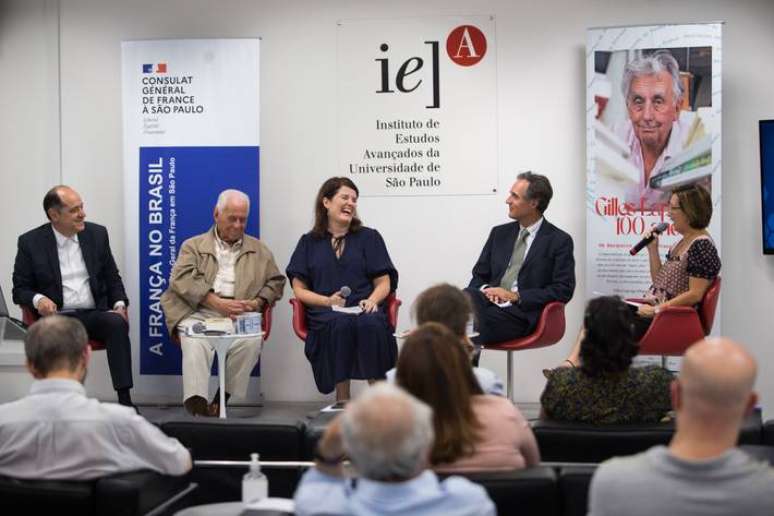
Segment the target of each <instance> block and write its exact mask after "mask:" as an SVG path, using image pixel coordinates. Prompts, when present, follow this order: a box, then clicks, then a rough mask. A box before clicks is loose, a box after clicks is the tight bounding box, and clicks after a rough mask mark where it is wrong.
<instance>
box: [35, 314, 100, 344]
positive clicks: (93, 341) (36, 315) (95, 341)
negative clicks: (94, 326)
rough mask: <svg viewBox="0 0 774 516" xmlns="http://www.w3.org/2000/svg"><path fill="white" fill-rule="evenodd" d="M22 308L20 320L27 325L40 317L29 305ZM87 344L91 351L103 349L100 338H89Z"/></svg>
mask: <svg viewBox="0 0 774 516" xmlns="http://www.w3.org/2000/svg"><path fill="white" fill-rule="evenodd" d="M21 310H22V321H23V322H24V324H26V325H27V326H31V325H32V324H34V323H35V321H37V320H38V319H40V316H39V315H38V312H36V311H35V310H33V309H32V308H30V307H29V306H21ZM89 346H91V349H92V350H93V351H99V350H100V349H105V343H104V342H102V341H101V340H94V339H89Z"/></svg>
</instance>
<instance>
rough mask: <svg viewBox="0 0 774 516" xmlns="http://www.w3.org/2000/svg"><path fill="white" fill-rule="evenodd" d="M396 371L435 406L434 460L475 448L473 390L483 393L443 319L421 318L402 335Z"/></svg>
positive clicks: (410, 388)
mask: <svg viewBox="0 0 774 516" xmlns="http://www.w3.org/2000/svg"><path fill="white" fill-rule="evenodd" d="M395 377H396V380H397V383H398V385H400V386H401V387H403V388H404V389H406V390H407V391H408V392H409V393H411V394H413V395H414V396H416V397H417V398H419V399H420V400H422V401H424V402H425V403H427V404H428V405H430V407H431V408H432V409H433V416H434V417H433V425H434V428H435V445H434V446H433V451H432V454H431V456H430V461H431V462H432V463H433V464H442V463H446V462H453V461H454V460H456V459H458V458H459V457H462V456H464V455H467V454H470V453H472V452H473V444H474V443H475V440H476V430H477V429H478V421H477V420H476V417H475V414H474V413H473V408H472V405H471V396H473V395H475V394H483V393H482V391H481V387H480V386H479V384H478V381H477V380H476V377H475V376H474V374H473V370H472V369H471V367H470V362H469V359H468V355H467V353H466V351H465V348H464V346H463V344H462V342H461V341H460V339H459V337H457V336H456V335H455V334H454V333H452V332H451V330H449V329H448V328H446V326H444V325H442V324H439V323H434V322H431V323H425V324H423V325H422V326H420V327H419V328H417V329H416V330H415V331H414V332H412V333H411V335H409V336H408V337H407V338H406V342H405V343H404V344H403V348H402V349H401V352H400V356H398V365H397V372H396V376H395Z"/></svg>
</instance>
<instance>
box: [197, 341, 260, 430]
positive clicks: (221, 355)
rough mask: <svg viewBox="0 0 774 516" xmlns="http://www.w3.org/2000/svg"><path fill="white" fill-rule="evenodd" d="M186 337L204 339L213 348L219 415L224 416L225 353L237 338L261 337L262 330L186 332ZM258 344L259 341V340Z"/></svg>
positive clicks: (223, 417)
mask: <svg viewBox="0 0 774 516" xmlns="http://www.w3.org/2000/svg"><path fill="white" fill-rule="evenodd" d="M186 336H187V337H191V338H194V339H205V340H207V342H209V343H210V345H211V346H212V347H213V348H214V349H215V353H216V354H217V355H218V380H219V381H220V415H219V417H220V418H222V419H225V417H226V355H227V354H228V350H229V349H231V346H232V345H233V344H234V342H236V341H237V340H239V339H254V338H256V337H257V338H258V339H260V340H262V339H263V332H259V333H231V334H227V335H205V334H203V333H188V334H187V335H186ZM259 345H260V341H259Z"/></svg>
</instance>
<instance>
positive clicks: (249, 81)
mask: <svg viewBox="0 0 774 516" xmlns="http://www.w3.org/2000/svg"><path fill="white" fill-rule="evenodd" d="M259 50H260V40H258V39H192V40H172V39H170V40H157V41H125V42H123V43H122V62H123V106H124V111H123V114H124V183H125V185H124V186H125V192H126V199H125V212H126V222H127V223H126V242H127V260H126V261H127V265H128V267H127V269H128V270H127V271H126V275H127V277H128V280H129V281H127V282H126V284H127V286H129V287H130V292H129V297H130V299H131V301H132V308H131V309H130V311H131V313H132V315H133V317H132V319H131V321H132V325H131V326H132V333H131V334H132V341H133V343H134V345H135V349H134V350H133V353H134V356H135V357H138V356H139V372H140V374H147V375H158V374H160V375H166V374H171V375H177V374H180V372H181V352H180V348H179V345H177V344H175V343H172V342H171V341H170V339H169V337H168V335H167V330H166V327H165V323H164V313H163V312H162V310H161V305H160V301H159V300H160V297H161V294H162V293H163V292H164V290H165V289H166V288H167V286H168V285H169V274H170V272H171V270H172V266H173V265H174V263H175V259H176V258H177V254H178V251H179V249H180V246H181V245H182V243H183V242H184V241H185V240H186V239H187V238H189V237H191V236H194V235H197V234H199V233H204V232H205V231H207V230H208V229H209V228H210V227H211V226H212V225H213V209H214V207H215V202H216V200H217V196H218V194H219V193H220V192H221V191H222V190H224V189H227V188H235V189H238V190H242V191H243V192H245V193H246V194H247V195H248V196H249V197H250V215H249V218H248V223H247V229H246V231H247V233H248V234H251V235H255V236H258V229H259V219H258V215H259V206H258V201H259V195H258V188H259V148H260V147H259V141H260V139H259V125H258V122H259V102H258V99H259V86H258V85H259V82H258V71H259ZM138 344H139V350H138V349H137V346H138ZM138 351H139V353H138Z"/></svg>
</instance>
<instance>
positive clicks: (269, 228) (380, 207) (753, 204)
mask: <svg viewBox="0 0 774 516" xmlns="http://www.w3.org/2000/svg"><path fill="white" fill-rule="evenodd" d="M579 4H580V2H567V1H559V0H545V1H543V2H539V3H535V2H527V1H508V0H497V1H494V0H493V1H489V2H477V3H475V4H471V3H470V2H462V1H460V0H443V1H441V0H428V1H425V2H421V3H418V2H410V1H405V0H398V1H392V2H357V1H351V2H343V1H329V2H314V1H304V2H301V1H290V0H288V1H271V2H270V1H262V2H259V1H246V0H243V1H237V0H221V1H218V2H206V1H202V0H199V1H189V0H169V1H166V2H156V1H135V2H126V1H124V2H119V1H106V0H81V1H66V0H63V1H62V2H61V5H60V11H61V22H60V37H59V38H57V37H56V23H55V21H56V6H57V4H56V2H53V1H52V2H45V1H43V0H36V1H34V2H13V3H9V2H6V3H4V4H0V5H3V9H2V11H0V12H2V19H1V20H0V28H1V29H6V28H7V27H12V30H10V31H8V32H6V31H5V30H0V52H1V53H0V69H2V71H3V74H2V76H3V77H4V78H7V77H11V76H15V77H19V76H22V75H24V76H26V77H27V78H28V79H29V80H28V81H26V82H24V83H22V82H21V81H20V80H19V79H17V80H16V82H14V81H8V80H4V81H2V84H0V88H2V90H0V93H2V94H0V99H3V100H2V102H3V106H4V109H3V114H4V116H3V120H2V122H0V124H1V125H0V142H1V143H0V145H2V152H0V160H1V161H0V164H1V166H2V170H3V175H2V179H0V181H2V183H0V186H2V187H3V191H5V192H13V195H10V196H7V197H10V198H9V201H8V202H7V203H3V205H2V207H1V208H0V209H2V215H3V220H5V221H12V223H9V224H4V225H2V227H0V239H1V241H2V248H3V249H4V250H5V252H4V253H2V255H0V264H1V265H2V266H3V270H6V271H8V273H6V274H5V275H3V276H2V277H1V278H0V281H2V285H3V286H4V289H5V290H6V292H8V291H9V288H10V267H11V264H12V259H13V256H12V255H13V253H14V249H15V238H16V236H17V235H18V233H20V232H21V231H22V230H23V229H24V228H27V227H31V226H33V225H35V224H38V223H40V222H42V219H43V214H42V212H41V211H40V210H39V208H38V205H39V202H40V201H39V199H41V198H42V195H43V192H44V191H45V189H46V188H47V187H48V186H49V185H50V184H52V183H53V182H56V181H58V171H57V170H56V164H58V146H57V145H54V144H53V143H54V142H56V141H57V138H58V132H56V131H54V133H53V134H54V136H56V137H53V136H50V134H51V131H52V130H53V129H52V128H55V127H56V126H57V125H58V121H59V118H58V116H57V112H56V105H57V104H56V102H55V100H56V98H57V88H56V86H57V80H56V77H55V76H54V77H53V78H51V77H46V72H51V71H52V70H56V62H53V63H52V62H51V60H52V58H55V57H56V50H55V49H56V47H57V43H58V44H59V46H60V52H61V61H60V64H61V82H60V84H61V127H62V131H61V134H62V159H61V176H62V180H63V181H64V182H66V183H69V184H71V185H72V186H74V187H75V188H76V189H78V190H79V191H80V192H81V193H82V194H83V196H84V199H85V201H86V203H87V211H88V215H89V217H90V218H91V219H92V220H95V221H99V222H101V223H103V224H106V225H107V226H108V227H109V228H110V231H111V239H112V242H113V246H114V252H115V254H116V259H117V261H118V263H119V264H120V265H122V266H123V268H126V263H127V261H126V260H127V258H128V257H127V256H126V255H125V252H124V251H125V250H124V246H123V242H124V237H125V235H124V232H123V192H122V184H123V183H122V170H121V166H122V165H121V164H122V159H121V156H122V134H121V127H122V126H121V90H120V79H121V77H120V42H121V41H122V40H125V39H150V38H167V37H168V38H182V37H249V36H260V37H262V38H263V41H262V45H261V50H262V56H261V60H262V69H261V86H262V98H261V105H262V107H261V134H262V141H261V158H262V161H261V170H262V174H261V176H262V178H261V220H262V228H261V231H262V237H263V239H264V240H265V242H266V243H267V244H268V245H269V246H270V247H271V248H272V249H273V250H274V252H275V255H276V258H277V260H278V262H279V264H280V267H281V268H284V266H285V265H286V264H287V261H288V258H289V256H290V253H291V252H292V250H293V248H294V246H295V243H296V241H297V239H298V237H299V236H300V235H301V234H302V233H303V232H305V231H307V230H308V228H309V227H310V224H311V212H312V201H313V198H314V195H315V193H316V190H317V188H318V187H319V185H320V184H321V182H322V181H323V180H324V179H325V178H327V177H329V176H331V175H334V174H340V173H341V171H337V170H336V168H335V167H336V156H335V148H336V145H335V128H336V119H335V116H336V115H335V113H336V110H335V105H334V101H335V87H336V77H335V71H336V69H335V67H336V21H337V20H338V19H342V18H376V17H378V18H382V17H402V16H418V15H437V14H468V13H474V14H493V15H494V16H495V17H496V24H497V57H498V96H499V97H498V118H499V138H500V156H499V159H500V176H499V187H500V193H499V194H497V195H496V196H485V197H446V198H365V199H362V200H361V203H360V207H359V209H360V212H361V215H362V217H363V219H364V220H365V222H366V224H368V225H370V226H373V227H376V228H378V229H379V230H380V231H381V232H382V234H383V235H384V237H385V239H386V241H387V244H388V247H389V249H390V252H391V254H392V257H393V260H394V262H395V264H396V266H397V267H398V269H399V270H400V274H401V279H400V287H399V295H400V297H401V298H402V299H403V300H404V302H405V305H404V310H403V311H402V313H401V318H400V326H401V327H408V326H409V324H410V320H409V317H408V313H409V307H410V305H411V303H412V302H413V300H414V298H415V297H416V295H417V294H418V293H419V292H420V291H421V290H422V289H424V288H425V287H427V286H428V285H430V284H432V283H435V282H439V281H450V282H452V283H456V284H458V285H460V286H462V285H464V284H466V283H467V281H468V279H469V271H470V268H471V266H472V265H473V263H474V261H475V259H476V257H477V255H478V252H479V251H480V248H481V246H482V244H483V242H484V239H485V238H486V235H487V233H488V230H489V228H490V227H491V226H492V225H494V224H497V223H500V222H503V221H506V220H507V219H506V215H505V214H506V210H505V206H504V204H503V200H504V194H503V192H504V191H505V190H506V189H507V188H508V187H509V186H510V184H511V182H512V181H513V177H514V175H515V173H516V172H517V171H520V170H524V169H532V170H535V171H537V172H540V173H544V174H547V175H548V176H549V177H550V178H551V181H552V182H553V184H554V189H555V192H556V195H555V198H554V201H553V203H552V205H551V207H550V208H549V210H548V212H547V217H548V218H549V219H550V220H551V221H552V222H554V223H555V224H557V225H559V226H560V227H563V228H564V229H566V230H567V231H568V232H569V233H570V234H572V235H573V237H574V238H575V242H576V253H575V255H576V259H577V260H578V263H577V267H576V274H577V277H578V280H579V281H578V287H577V290H576V292H577V293H578V294H577V295H576V298H575V299H574V300H573V301H572V302H571V303H570V305H569V306H568V312H567V314H568V333H567V335H566V337H565V339H564V340H563V341H562V343H561V344H559V345H557V346H554V347H552V348H547V349H541V350H536V351H528V352H523V353H519V354H518V355H517V366H516V377H517V380H516V393H517V394H516V397H517V399H518V400H520V401H537V399H538V397H539V394H540V392H541V390H542V387H543V383H544V382H543V378H542V374H541V372H540V371H541V369H542V368H544V367H550V366H552V365H553V364H556V363H558V362H559V361H560V360H561V359H562V358H563V357H564V355H565V354H566V353H567V351H568V349H569V347H570V344H571V341H572V339H573V338H574V334H575V331H576V328H578V326H579V324H580V319H581V314H582V309H583V304H584V299H583V294H582V293H583V292H584V285H583V277H584V273H585V271H584V269H585V263H584V256H585V244H584V242H585V213H584V205H583V198H584V197H583V191H584V187H585V158H586V156H585V129H584V127H585V125H584V124H585V105H584V102H585V100H584V99H585V94H584V91H585V77H584V75H585V74H584V69H585V68H584V66H585V29H586V28H588V27H592V26H607V25H627V24H652V23H662V22H707V21H718V20H722V21H726V22H727V23H726V25H725V27H724V42H723V48H724V56H723V57H724V72H725V73H724V79H723V89H724V98H723V104H724V106H725V110H724V113H723V125H724V127H723V130H724V148H723V155H724V157H725V160H724V167H723V168H724V181H723V192H724V206H725V209H724V217H725V220H724V221H723V231H724V235H723V249H722V257H723V262H724V269H723V276H724V286H723V298H724V303H723V307H722V313H721V321H722V327H723V332H724V333H725V334H726V335H729V336H731V337H734V338H737V339H739V340H741V341H743V342H745V343H747V344H748V345H749V347H750V348H751V349H752V351H753V352H754V354H755V355H756V356H757V358H758V359H759V361H760V365H761V374H760V379H759V381H758V387H759V389H760V390H761V392H762V394H763V401H764V405H767V406H769V407H772V408H773V409H774V401H770V400H769V398H770V399H771V400H774V349H772V346H770V344H769V340H770V339H769V338H768V335H769V334H770V333H771V330H772V324H771V322H770V321H771V317H770V316H769V313H768V311H769V310H768V308H769V307H770V306H772V304H773V303H772V302H773V301H774V292H772V290H773V289H772V285H774V262H772V259H771V258H767V257H764V256H762V255H761V253H760V205H759V178H758V175H759V163H758V147H757V145H758V139H757V120H758V119H760V118H771V117H774V97H773V96H772V95H771V93H770V92H771V84H772V82H773V81H772V79H774V72H773V71H772V67H771V66H770V56H771V55H774V32H772V31H771V27H772V26H774V4H772V3H771V2H769V1H766V0H760V1H746V2H739V1H734V0H727V1H715V2H710V1H703V0H693V1H683V2H672V1H649V2H640V3H633V2H618V1H602V0H598V1H589V2H585V3H584V4H583V6H581V5H579ZM52 11H53V13H54V14H53V20H54V23H52ZM20 65H21V66H22V67H23V69H24V73H21V72H20V71H19V66H20ZM52 79H53V80H52ZM9 82H10V84H9ZM52 100H53V101H54V102H52ZM52 164H53V165H52ZM17 180H19V181H18V182H17ZM287 297H288V295H287V294H286V298H287ZM97 355H98V359H97V364H96V365H95V367H94V368H93V370H92V373H91V375H90V383H89V385H88V387H89V388H90V390H91V391H92V392H95V393H97V394H98V395H100V396H103V397H110V396H112V392H111V389H110V382H109V379H108V375H107V371H106V369H105V366H104V360H105V359H104V354H97ZM100 355H102V356H100ZM263 360H264V362H263V363H264V365H265V368H264V374H265V376H264V381H263V389H264V392H265V394H266V397H267V398H268V399H270V400H310V399H322V397H321V396H320V395H319V394H318V393H317V392H316V389H315V388H314V383H313V380H312V377H311V373H310V371H309V366H308V364H307V362H306V359H305V358H304V356H303V345H302V343H301V342H300V341H298V339H297V338H296V337H295V336H294V335H293V334H292V330H291V328H290V308H289V306H288V305H287V303H286V301H285V300H283V301H281V302H280V303H279V304H278V306H277V310H276V317H275V326H274V329H273V331H272V336H271V339H270V340H269V342H268V343H267V347H266V349H265V351H264V355H263ZM483 365H484V366H486V367H491V368H492V369H495V370H496V371H499V372H500V373H501V375H503V376H504V374H505V367H504V365H505V355H504V354H498V353H496V352H489V353H485V354H484V357H483ZM19 382H20V380H19V375H18V374H17V375H14V374H13V373H10V372H8V371H6V372H0V393H2V394H0V398H2V399H6V398H9V397H11V396H10V395H9V393H11V394H14V395H15V393H16V392H17V390H18V388H11V387H10V384H12V383H13V384H14V385H18V384H19ZM140 382H142V379H141V378H139V377H136V383H140ZM172 394H175V393H172Z"/></svg>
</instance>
